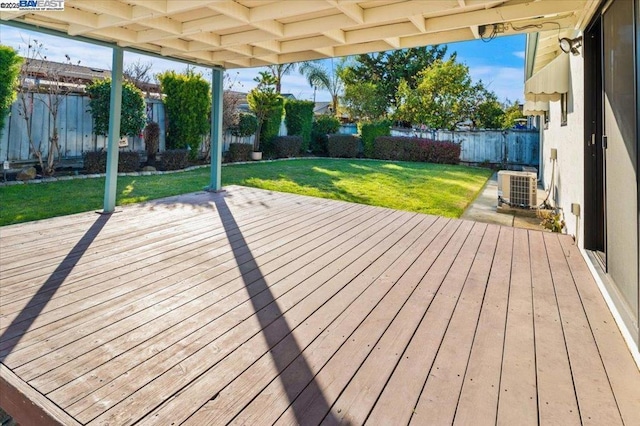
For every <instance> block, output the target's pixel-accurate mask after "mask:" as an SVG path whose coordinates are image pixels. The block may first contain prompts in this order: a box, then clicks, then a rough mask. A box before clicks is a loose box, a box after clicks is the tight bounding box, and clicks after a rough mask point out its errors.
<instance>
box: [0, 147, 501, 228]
mask: <svg viewBox="0 0 640 426" xmlns="http://www.w3.org/2000/svg"><path fill="white" fill-rule="evenodd" d="M491 173H492V172H491V171H490V170H488V169H481V168H472V167H465V166H448V165H439V164H426V163H406V162H383V161H368V160H328V159H312V160H294V161H277V162H261V163H255V164H237V165H229V166H225V167H223V168H222V184H223V185H244V186H252V187H256V188H264V189H270V190H275V191H283V192H292V193H296V194H303V195H311V196H315V197H324V198H332V199H337V200H344V201H351V202H355V203H363V204H370V205H374V206H383V207H390V208H394V209H399V210H409V211H414V212H420V213H429V214H435V215H442V216H447V217H459V216H460V215H461V214H462V212H463V211H464V209H465V207H466V206H467V205H468V204H469V203H470V202H471V201H472V200H473V198H474V197H475V196H476V195H477V193H478V191H480V189H481V188H482V186H483V185H484V183H485V182H486V181H487V179H488V178H489V177H490V176H491ZM208 180H209V169H208V168H202V169H197V170H192V171H188V172H184V173H173V174H166V175H154V176H136V177H132V176H126V177H119V178H118V194H117V200H116V202H117V204H118V205H124V204H132V203H138V202H142V201H147V200H152V199H155V198H161V197H167V196H171V195H178V194H184V193H189V192H195V191H199V190H202V188H204V187H205V186H207V184H208ZM103 191H104V178H102V179H76V180H70V181H60V182H51V183H41V184H29V185H13V186H5V187H0V225H8V224H12V223H20V222H27V221H31V220H37V219H45V218H48V217H55V216H62V215H66V214H72V213H78V212H83V211H89V210H99V209H101V208H102V202H103Z"/></svg>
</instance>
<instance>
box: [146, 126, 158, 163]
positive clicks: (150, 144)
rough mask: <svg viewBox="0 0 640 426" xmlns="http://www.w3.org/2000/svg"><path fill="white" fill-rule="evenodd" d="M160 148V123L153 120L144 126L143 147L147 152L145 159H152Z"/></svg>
mask: <svg viewBox="0 0 640 426" xmlns="http://www.w3.org/2000/svg"><path fill="white" fill-rule="evenodd" d="M159 148H160V125H159V124H158V123H156V122H155V121H152V122H151V123H149V124H147V127H145V128H144V149H145V151H146V152H147V161H154V160H155V159H156V153H157V152H158V149H159Z"/></svg>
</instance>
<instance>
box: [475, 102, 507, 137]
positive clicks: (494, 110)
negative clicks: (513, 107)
mask: <svg viewBox="0 0 640 426" xmlns="http://www.w3.org/2000/svg"><path fill="white" fill-rule="evenodd" d="M503 118H504V110H503V109H502V105H500V102H498V100H497V99H495V95H494V96H493V97H490V98H487V99H486V100H485V101H484V102H482V103H481V104H480V105H478V107H477V108H476V112H475V114H474V118H473V123H474V125H475V127H477V128H480V129H501V128H502V121H503Z"/></svg>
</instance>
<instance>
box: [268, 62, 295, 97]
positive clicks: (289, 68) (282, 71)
mask: <svg viewBox="0 0 640 426" xmlns="http://www.w3.org/2000/svg"><path fill="white" fill-rule="evenodd" d="M297 67H298V64H297V63H291V64H277V65H269V66H268V67H267V68H268V69H269V72H270V73H271V75H272V76H273V78H274V81H275V83H274V86H275V91H276V93H277V94H280V93H281V91H282V77H283V76H285V75H289V74H291V73H292V72H294V71H295V70H296V68H297Z"/></svg>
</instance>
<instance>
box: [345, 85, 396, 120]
mask: <svg viewBox="0 0 640 426" xmlns="http://www.w3.org/2000/svg"><path fill="white" fill-rule="evenodd" d="M342 103H343V104H344V108H345V110H346V112H347V114H348V115H349V117H350V118H351V119H352V120H356V119H359V120H376V119H378V118H381V117H383V116H385V114H386V100H385V99H384V98H383V97H382V96H380V94H379V91H378V86H377V85H375V84H374V83H372V82H369V81H365V82H361V83H354V84H349V85H347V86H346V87H345V90H344V96H343V98H342Z"/></svg>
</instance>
